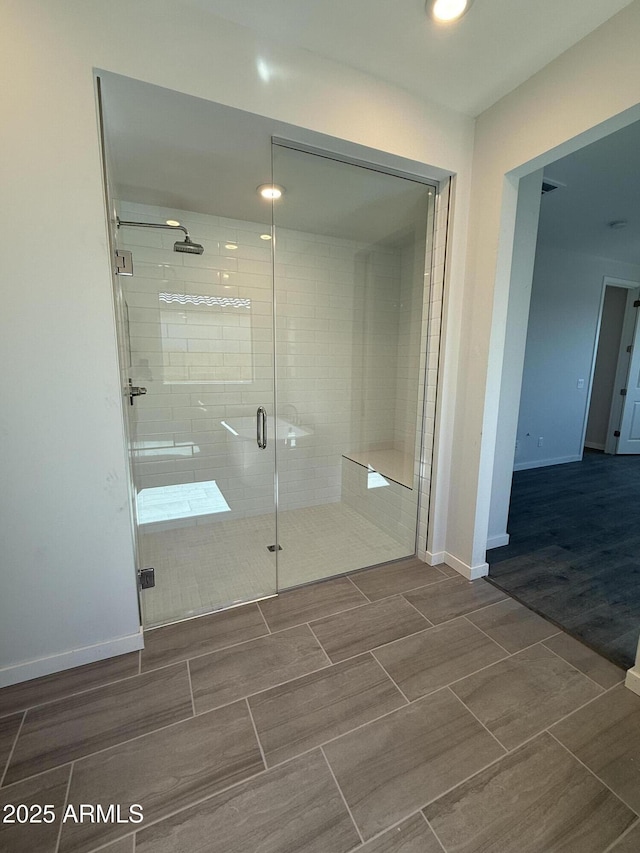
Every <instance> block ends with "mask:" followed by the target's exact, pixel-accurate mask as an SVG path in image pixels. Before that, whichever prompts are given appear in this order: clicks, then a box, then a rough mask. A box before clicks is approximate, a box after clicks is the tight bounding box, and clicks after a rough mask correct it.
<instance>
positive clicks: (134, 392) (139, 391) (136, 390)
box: [127, 379, 147, 406]
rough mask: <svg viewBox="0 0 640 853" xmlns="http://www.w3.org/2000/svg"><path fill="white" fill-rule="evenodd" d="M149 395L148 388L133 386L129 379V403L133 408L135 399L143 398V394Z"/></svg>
mask: <svg viewBox="0 0 640 853" xmlns="http://www.w3.org/2000/svg"><path fill="white" fill-rule="evenodd" d="M146 393H147V389H146V388H142V387H141V386H140V385H132V384H131V379H129V384H128V385H127V394H128V395H129V403H130V404H131V405H132V406H133V398H134V397H142V396H143V394H146Z"/></svg>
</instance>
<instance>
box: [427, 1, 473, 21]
mask: <svg viewBox="0 0 640 853" xmlns="http://www.w3.org/2000/svg"><path fill="white" fill-rule="evenodd" d="M472 3H473V0H427V12H428V14H429V15H430V16H431V17H432V18H433V19H434V21H438V22H440V23H442V24H448V23H450V22H452V21H457V20H458V18H461V17H462V16H463V15H464V13H465V12H467V11H468V10H469V8H470V6H471V4H472Z"/></svg>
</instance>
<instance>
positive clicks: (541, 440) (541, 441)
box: [538, 435, 544, 447]
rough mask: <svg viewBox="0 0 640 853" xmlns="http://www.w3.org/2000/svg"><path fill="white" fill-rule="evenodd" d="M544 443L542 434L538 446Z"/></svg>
mask: <svg viewBox="0 0 640 853" xmlns="http://www.w3.org/2000/svg"><path fill="white" fill-rule="evenodd" d="M543 444H544V436H542V435H541V436H540V438H539V439H538V447H542V445H543Z"/></svg>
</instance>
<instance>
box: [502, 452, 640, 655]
mask: <svg viewBox="0 0 640 853" xmlns="http://www.w3.org/2000/svg"><path fill="white" fill-rule="evenodd" d="M636 512H639V513H640V456H608V455H606V454H604V453H599V452H597V451H585V456H584V459H583V460H582V462H572V463H569V464H567V465H554V466H551V467H549V468H535V469H532V470H530V471H516V472H515V474H514V478H513V489H512V493H511V509H510V512H509V524H508V531H509V534H510V537H511V538H510V542H509V544H508V545H506V546H505V547H504V548H494V549H492V550H491V551H488V552H487V561H488V562H489V565H490V570H489V580H490V581H491V582H492V583H493V584H495V585H496V586H498V587H500V589H503V590H504V591H505V592H508V593H509V595H511V596H513V597H514V598H516V599H518V600H519V601H521V602H522V603H523V604H525V605H526V606H527V607H529V608H531V609H532V610H535V611H537V612H538V613H540V614H542V615H543V616H546V617H547V619H550V620H551V621H552V622H554V623H555V624H557V625H559V626H560V627H561V628H564V630H565V631H567V632H568V633H569V634H572V635H573V636H574V637H576V638H577V639H579V640H581V641H582V642H584V643H586V644H587V645H588V646H591V648H593V649H595V650H596V651H597V652H600V654H602V655H604V656H605V657H607V658H609V659H610V660H612V661H614V663H617V664H618V665H620V666H623V667H625V668H628V667H630V666H633V664H634V662H635V656H636V648H637V644H638V634H640V521H639V523H638V525H637V526H636V523H635V513H636Z"/></svg>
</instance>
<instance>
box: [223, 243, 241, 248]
mask: <svg viewBox="0 0 640 853" xmlns="http://www.w3.org/2000/svg"><path fill="white" fill-rule="evenodd" d="M224 247H225V249H237V248H238V245H237V243H225V246H224Z"/></svg>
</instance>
